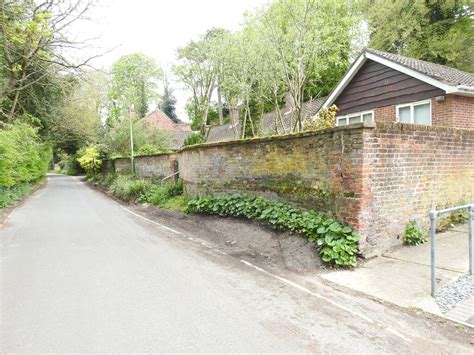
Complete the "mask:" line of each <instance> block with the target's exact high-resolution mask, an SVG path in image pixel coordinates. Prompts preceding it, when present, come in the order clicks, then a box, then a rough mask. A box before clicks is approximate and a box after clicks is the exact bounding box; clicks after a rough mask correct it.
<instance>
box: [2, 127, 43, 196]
mask: <svg viewBox="0 0 474 355" xmlns="http://www.w3.org/2000/svg"><path fill="white" fill-rule="evenodd" d="M51 156H52V153H51V147H50V146H49V145H47V144H46V143H44V142H43V141H42V140H41V139H40V137H39V136H38V128H34V127H32V126H31V125H29V124H27V123H21V122H19V121H15V122H13V123H11V124H4V123H1V122H0V187H4V188H12V187H14V186H16V185H23V184H27V183H30V182H34V181H37V180H38V179H40V178H41V177H43V176H44V175H45V174H46V172H47V170H48V165H49V162H50V160H51Z"/></svg>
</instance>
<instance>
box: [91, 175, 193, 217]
mask: <svg viewBox="0 0 474 355" xmlns="http://www.w3.org/2000/svg"><path fill="white" fill-rule="evenodd" d="M99 184H100V185H101V186H102V187H105V188H107V189H109V190H110V191H111V192H112V194H113V195H114V196H116V197H118V198H120V199H122V200H125V201H129V202H138V203H149V204H152V205H157V206H160V207H163V208H170V209H176V210H184V208H185V206H186V202H187V199H186V198H184V197H183V196H182V193H183V183H182V181H180V180H178V181H175V182H169V183H167V184H165V185H163V186H161V185H157V184H155V183H153V182H152V181H150V180H144V179H137V178H136V177H134V176H131V175H115V174H110V175H106V176H102V178H101V182H100V183H99Z"/></svg>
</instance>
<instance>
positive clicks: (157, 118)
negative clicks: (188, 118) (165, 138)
mask: <svg viewBox="0 0 474 355" xmlns="http://www.w3.org/2000/svg"><path fill="white" fill-rule="evenodd" d="M142 122H143V123H144V124H146V125H150V126H153V127H156V128H159V129H161V130H162V131H165V132H168V133H169V134H170V139H169V141H170V145H171V148H174V149H177V148H181V147H182V146H183V143H184V140H185V139H186V137H187V136H189V135H190V134H191V133H193V131H192V129H191V126H190V125H189V124H187V123H175V122H173V120H172V119H171V118H169V117H168V115H167V114H166V113H164V112H163V111H161V110H159V109H156V110H155V111H153V112H151V113H149V114H148V115H147V116H145V117H144V118H143V119H142Z"/></svg>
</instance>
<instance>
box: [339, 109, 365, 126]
mask: <svg viewBox="0 0 474 355" xmlns="http://www.w3.org/2000/svg"><path fill="white" fill-rule="evenodd" d="M373 120H374V111H367V112H359V113H351V114H350V115H347V116H340V117H336V126H345V125H348V124H354V123H360V122H372V121H373Z"/></svg>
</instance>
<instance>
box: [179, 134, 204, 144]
mask: <svg viewBox="0 0 474 355" xmlns="http://www.w3.org/2000/svg"><path fill="white" fill-rule="evenodd" d="M205 141H206V137H204V136H203V135H201V134H200V133H191V134H190V135H189V136H187V137H186V139H185V140H184V142H183V146H185V147H186V146H188V145H194V144H199V143H204V142H205Z"/></svg>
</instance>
